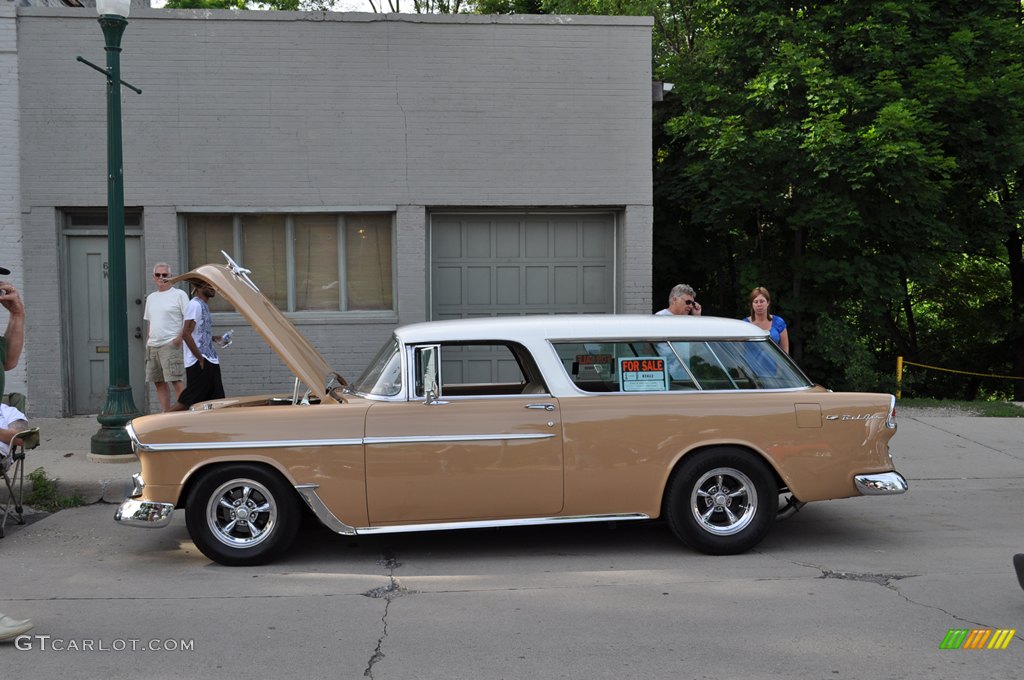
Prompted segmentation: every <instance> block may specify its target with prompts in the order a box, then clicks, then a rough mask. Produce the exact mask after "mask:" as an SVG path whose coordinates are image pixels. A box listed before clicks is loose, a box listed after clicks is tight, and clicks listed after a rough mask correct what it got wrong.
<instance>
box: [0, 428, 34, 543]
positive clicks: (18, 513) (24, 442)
mask: <svg viewBox="0 0 1024 680" xmlns="http://www.w3.org/2000/svg"><path fill="white" fill-rule="evenodd" d="M14 442H17V443H16V444H15V443H14ZM37 446H39V428H38V427H33V428H31V429H28V430H25V431H24V432H19V433H18V434H16V435H14V439H13V440H11V446H10V450H8V452H7V455H5V456H3V457H0V472H2V474H3V478H4V486H6V487H7V502H6V503H4V506H3V508H2V509H0V512H2V513H3V518H2V519H0V538H3V537H4V527H6V526H7V520H9V519H10V518H11V515H14V517H15V520H14V521H15V522H17V523H18V524H24V523H25V517H24V511H23V508H22V503H24V500H25V450H26V449H34V448H36V447H37ZM12 508H13V509H12Z"/></svg>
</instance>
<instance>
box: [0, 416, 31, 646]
mask: <svg viewBox="0 0 1024 680" xmlns="http://www.w3.org/2000/svg"><path fill="white" fill-rule="evenodd" d="M27 429H28V420H27V419H26V418H25V414H24V413H22V412H21V411H19V410H18V409H16V408H14V407H13V406H8V405H7V404H0V462H2V466H3V468H4V469H6V468H8V467H9V466H10V464H11V462H12V461H11V448H13V445H15V444H17V443H18V442H16V441H15V437H14V435H16V434H18V433H19V432H24V431H25V430H27ZM31 629H32V620H31V619H24V620H23V619H12V618H11V617H9V616H6V615H4V613H3V612H0V641H3V640H10V639H12V638H14V637H17V636H18V635H22V634H24V633H25V632H26V631H29V630H31Z"/></svg>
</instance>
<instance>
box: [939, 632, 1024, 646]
mask: <svg viewBox="0 0 1024 680" xmlns="http://www.w3.org/2000/svg"><path fill="white" fill-rule="evenodd" d="M1016 634H1017V629H1016V628H975V629H968V628H950V629H949V632H947V633H946V637H945V638H943V639H942V642H941V643H940V644H939V649H1006V648H1007V647H1008V646H1009V645H1010V641H1011V640H1013V636H1014V635H1016Z"/></svg>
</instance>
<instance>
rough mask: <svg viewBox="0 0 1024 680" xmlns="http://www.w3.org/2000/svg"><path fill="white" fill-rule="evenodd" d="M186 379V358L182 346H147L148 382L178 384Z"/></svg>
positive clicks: (168, 344)
mask: <svg viewBox="0 0 1024 680" xmlns="http://www.w3.org/2000/svg"><path fill="white" fill-rule="evenodd" d="M184 379H185V357H184V356H183V355H182V349H181V345H175V344H174V343H173V342H169V343H167V344H166V345H160V346H159V347H150V346H149V345H147V346H146V382H151V383H158V382H177V381H179V380H184Z"/></svg>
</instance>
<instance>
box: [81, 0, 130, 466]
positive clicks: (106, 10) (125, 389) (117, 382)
mask: <svg viewBox="0 0 1024 680" xmlns="http://www.w3.org/2000/svg"><path fill="white" fill-rule="evenodd" d="M130 10H131V0H96V11H97V12H99V15H100V19H99V21H100V28H102V29H103V37H104V40H105V42H106V51H107V69H106V75H107V262H108V264H107V274H108V277H109V278H108V279H107V283H108V285H107V288H108V291H109V309H108V315H109V320H110V354H109V368H110V384H109V385H108V386H107V399H106V402H105V403H104V405H103V410H102V411H101V412H100V415H99V417H98V418H97V420H99V423H100V430H99V432H97V433H96V434H94V435H93V437H92V445H91V447H90V450H91V451H92V453H94V454H101V455H119V454H120V455H123V454H130V453H131V451H132V448H131V441H130V440H129V438H128V432H127V431H126V430H125V425H127V424H128V422H129V421H130V420H131V419H132V418H135V417H137V416H139V415H142V414H141V413H139V410H138V409H137V408H136V407H135V401H134V399H133V398H132V388H131V382H130V380H129V371H128V301H127V291H126V284H125V261H124V260H125V254H124V245H125V237H124V161H123V159H122V156H121V36H122V35H124V29H125V27H127V26H128V12H129V11H130Z"/></svg>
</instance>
